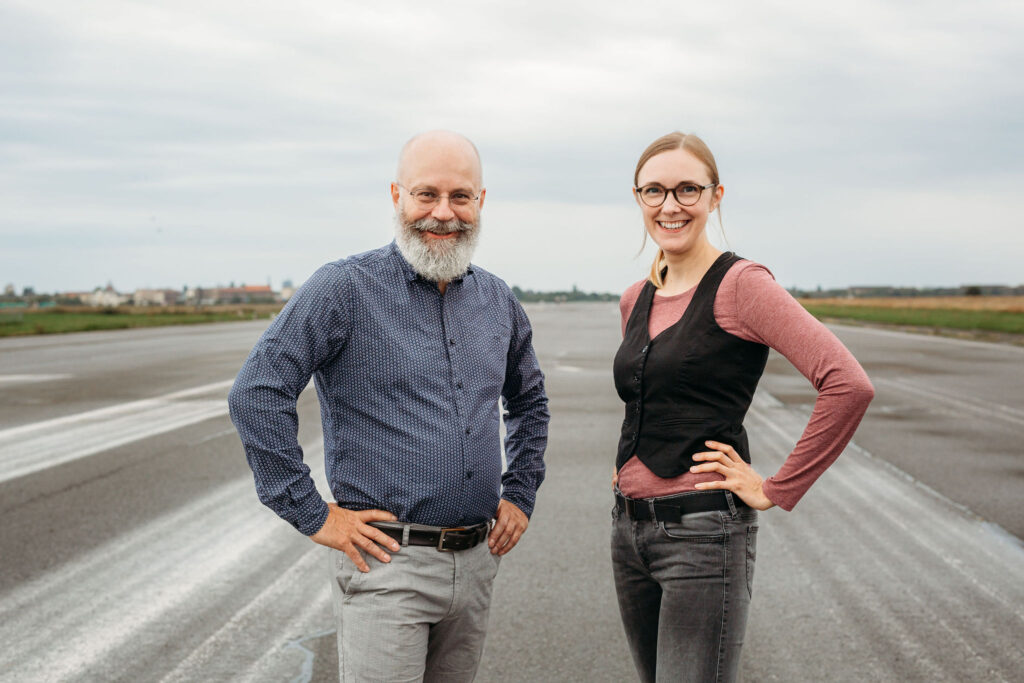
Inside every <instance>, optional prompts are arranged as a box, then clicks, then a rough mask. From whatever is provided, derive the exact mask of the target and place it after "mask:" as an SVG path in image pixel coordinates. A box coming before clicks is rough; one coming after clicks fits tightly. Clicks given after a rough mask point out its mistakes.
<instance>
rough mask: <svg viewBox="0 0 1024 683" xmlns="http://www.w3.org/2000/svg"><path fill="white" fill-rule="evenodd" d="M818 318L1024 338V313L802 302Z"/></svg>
mask: <svg viewBox="0 0 1024 683" xmlns="http://www.w3.org/2000/svg"><path fill="white" fill-rule="evenodd" d="M800 303H802V304H803V306H804V308H806V309H807V310H808V311H809V312H810V313H811V315H813V316H814V317H816V318H841V319H846V320H861V321H864V322H877V323H888V324H891V325H918V326H921V327H946V328H950V329H956V330H983V331H986V332H1008V333H1012V334H1024V313H1019V312H1014V311H984V310H977V311H972V310H962V309H949V308H881V307H874V306H843V305H837V304H816V303H813V302H809V301H801V302H800Z"/></svg>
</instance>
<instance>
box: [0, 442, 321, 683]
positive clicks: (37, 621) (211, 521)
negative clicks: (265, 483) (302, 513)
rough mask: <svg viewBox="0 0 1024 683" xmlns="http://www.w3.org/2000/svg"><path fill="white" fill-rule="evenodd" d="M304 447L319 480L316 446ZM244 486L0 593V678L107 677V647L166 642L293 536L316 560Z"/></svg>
mask: <svg viewBox="0 0 1024 683" xmlns="http://www.w3.org/2000/svg"><path fill="white" fill-rule="evenodd" d="M304 450H305V451H306V453H307V456H306V457H307V460H308V461H309V462H310V463H311V464H312V465H313V467H312V469H313V471H314V478H315V480H318V481H322V480H323V466H322V462H323V447H322V445H320V444H313V445H308V446H306V447H305V448H304ZM316 463H320V464H319V465H318V464H316ZM252 488H253V484H252V480H251V479H250V478H248V477H246V478H242V479H239V480H236V481H233V482H231V483H229V484H225V485H223V486H221V487H220V488H218V489H214V490H213V491H211V492H210V493H208V494H206V495H205V496H203V497H202V498H199V499H197V500H194V501H192V502H191V503H190V504H189V505H187V506H185V507H182V508H180V509H178V510H175V511H174V512H171V513H169V514H166V515H164V516H162V517H160V518H157V519H155V520H153V521H152V522H149V523H148V524H146V525H144V526H142V527H139V528H137V529H134V530H132V531H130V532H127V533H125V534H124V535H123V536H119V537H117V538H115V539H113V540H111V541H109V542H107V543H105V544H103V545H101V546H99V547H97V548H95V549H94V550H92V551H90V552H88V553H87V554H85V555H83V556H81V557H79V558H77V559H76V560H75V562H73V563H69V564H65V565H63V566H60V567H58V568H56V569H54V570H52V571H49V572H46V573H44V574H42V575H41V576H37V577H36V578H34V579H32V580H30V581H27V582H25V583H24V584H22V585H20V586H19V587H17V588H16V589H15V590H14V591H12V592H11V593H9V594H8V595H6V596H5V597H4V600H3V602H2V603H0V642H3V643H4V648H3V651H2V652H0V672H3V674H2V675H0V678H3V677H4V676H12V678H11V679H10V680H47V681H64V680H83V679H90V680H105V679H108V678H109V677H108V676H105V675H102V669H103V666H104V665H105V664H107V663H109V662H110V661H112V660H111V659H110V657H109V655H110V653H111V652H112V651H114V650H116V649H119V648H124V647H129V648H130V647H132V646H133V643H134V644H135V645H138V646H140V647H143V648H144V647H145V646H146V644H147V643H149V642H152V640H153V639H154V638H161V637H167V638H170V637H173V634H174V632H175V631H174V629H176V628H177V625H176V621H177V620H178V619H179V618H185V616H186V615H190V614H192V613H195V612H196V611H198V610H200V609H202V608H203V607H204V606H206V605H208V604H209V603H210V601H211V600H214V599H216V596H223V595H224V594H225V593H228V592H230V591H231V590H233V589H234V588H235V586H236V585H237V584H239V583H241V584H244V583H245V582H246V581H248V580H250V579H249V578H248V575H249V574H255V575H256V576H259V575H260V574H261V573H264V574H265V571H262V567H263V563H264V561H265V560H266V558H267V557H268V556H270V555H272V554H273V552H274V551H275V549H279V550H285V551H287V550H288V549H289V548H290V547H294V546H293V545H292V544H293V543H294V542H295V541H296V539H297V540H298V542H299V543H300V545H301V547H302V548H303V549H304V550H306V551H307V553H309V554H311V555H313V556H319V557H323V556H322V555H320V554H319V553H317V552H316V550H317V548H316V546H313V545H312V544H310V543H309V542H308V541H305V540H303V539H302V538H301V536H298V535H297V534H296V533H295V531H294V530H292V529H291V528H290V527H289V526H288V525H287V524H285V523H283V522H282V521H281V520H280V519H278V518H277V517H276V516H275V515H274V514H273V513H271V512H270V511H269V510H266V509H265V508H260V507H259V506H258V504H256V503H254V500H253V499H254V495H253V490H252ZM322 495H323V492H322ZM307 544H308V548H307ZM302 561H303V563H305V562H306V560H305V559H303V560H302ZM325 576H326V574H325ZM263 578H266V577H265V576H264V577H263ZM319 588H326V581H323V583H322V586H319ZM178 615H180V616H178ZM226 626H227V625H226ZM218 633H219V632H218ZM56 634H61V635H60V637H56ZM198 650H199V651H204V648H202V646H200V647H199V648H198ZM182 664H183V666H184V665H185V664H186V663H185V662H183V663H182ZM86 672H92V674H93V675H85V674H86ZM154 673H155V672H154ZM192 680H195V679H194V678H193V679H192Z"/></svg>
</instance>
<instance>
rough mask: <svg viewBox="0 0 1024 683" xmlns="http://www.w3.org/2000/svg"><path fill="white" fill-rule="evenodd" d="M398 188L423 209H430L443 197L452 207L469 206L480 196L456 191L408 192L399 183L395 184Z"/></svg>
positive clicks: (407, 189)
mask: <svg viewBox="0 0 1024 683" xmlns="http://www.w3.org/2000/svg"><path fill="white" fill-rule="evenodd" d="M395 185H398V186H399V187H400V188H402V189H403V190H405V191H406V192H408V193H409V194H410V195H411V196H412V198H413V201H415V202H416V204H417V206H419V207H420V208H423V209H432V208H434V207H435V206H437V205H438V204H440V203H441V199H443V198H444V197H447V198H448V203H449V204H451V205H452V206H469V205H470V204H472V203H473V202H475V201H476V200H478V199H480V195H477V196H475V197H474V196H473V195H472V193H470V192H468V191H466V190H456V191H455V192H446V193H443V194H442V193H439V192H434V191H433V190H410V189H409V188H407V187H406V186H405V185H402V184H401V183H395Z"/></svg>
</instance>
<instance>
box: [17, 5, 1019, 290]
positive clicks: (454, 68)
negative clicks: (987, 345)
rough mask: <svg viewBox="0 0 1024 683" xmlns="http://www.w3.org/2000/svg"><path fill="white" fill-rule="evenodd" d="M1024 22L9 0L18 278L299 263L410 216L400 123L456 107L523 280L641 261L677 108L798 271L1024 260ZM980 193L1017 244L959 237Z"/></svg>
mask: <svg viewBox="0 0 1024 683" xmlns="http://www.w3.org/2000/svg"><path fill="white" fill-rule="evenodd" d="M1022 28H1024V10H1022V9H1021V8H1020V7H1019V6H1018V4H1015V3H1007V2H1000V1H998V0H989V1H986V2H983V3H981V4H980V5H977V4H976V5H972V6H970V7H968V6H960V5H953V4H948V5H946V6H941V5H939V6H937V5H936V3H915V2H910V3H899V4H894V3H889V2H881V1H880V0H868V1H867V2H862V3H858V4H857V5H856V6H854V5H849V6H846V5H822V4H821V3H810V2H791V1H785V2H780V1H774V2H753V0H747V1H744V2H725V3H714V4H712V3H705V4H697V5H692V6H685V7H683V6H680V5H678V3H667V2H666V3H658V2H655V3H647V4H645V5H643V6H636V5H624V4H622V3H610V2H607V3H594V2H589V3H582V2H548V3H544V4H543V5H537V4H533V3H523V4H522V5H521V6H518V5H517V6H513V5H507V4H506V5H492V4H488V3H469V2H446V3H443V4H442V5H424V4H422V3H413V2H396V3H390V4H388V5H387V6H374V7H369V6H365V5H363V4H356V3H344V2H343V3H330V4H328V3H321V2H297V3H290V4H288V5H282V4H280V3H270V2H251V3H240V2H226V3H214V4H210V3H201V2H191V1H186V2H180V3H175V4H173V5H164V4H143V3H139V2H111V1H107V2H103V1H99V2H91V3H87V4H82V3H73V2H67V1H64V2H60V1H54V2H48V3H43V4H39V3H31V4H30V3H27V2H3V3H2V4H0V239H2V240H3V242H4V246H5V247H6V248H4V249H0V279H4V280H5V281H6V280H13V281H15V282H17V283H19V284H21V283H24V284H35V285H36V286H37V288H40V289H56V288H67V289H80V288H85V287H89V286H92V285H94V284H98V282H97V281H96V277H97V274H96V271H95V269H89V270H85V269H82V268H80V267H76V266H75V265H74V263H75V259H74V258H73V257H74V255H75V254H76V253H79V251H78V250H80V249H82V248H83V245H86V244H89V245H93V246H92V247H90V249H92V251H91V252H90V253H95V254H96V258H97V259H98V260H99V261H101V262H105V264H106V267H107V268H108V269H109V271H110V272H109V273H108V274H107V275H106V276H105V277H100V280H102V281H105V280H106V279H114V280H115V281H116V282H117V283H118V284H122V283H123V284H122V286H124V287H126V288H128V287H132V286H134V285H135V279H136V277H137V275H135V274H133V273H136V272H137V271H135V270H131V269H129V268H127V267H126V266H124V265H123V264H125V263H128V262H145V263H146V264H148V269H147V270H146V271H145V273H146V277H147V278H149V280H148V282H149V284H153V285H155V284H157V283H156V282H152V281H151V280H153V279H156V278H159V277H161V276H162V277H164V278H166V279H167V281H168V283H176V282H178V281H179V280H181V279H182V276H183V274H184V273H185V272H188V273H189V274H190V277H194V278H196V281H195V284H202V283H203V282H205V281H215V280H218V279H225V278H226V279H234V280H242V279H246V278H250V279H257V278H258V279H262V278H265V277H266V275H267V274H271V275H272V276H273V277H274V278H275V279H280V278H283V277H288V276H289V275H291V276H292V277H297V276H296V273H297V272H299V271H302V272H310V270H311V268H312V267H315V266H311V265H310V264H312V263H317V262H322V261H326V260H331V259H333V258H336V257H340V256H342V255H344V254H345V253H353V252H355V251H358V250H362V249H363V248H369V246H372V245H373V244H375V243H379V242H380V241H384V240H387V239H388V238H389V235H390V203H389V201H388V198H387V194H386V188H387V183H388V182H389V181H390V180H391V176H392V174H393V169H394V163H395V159H396V156H397V152H398V149H399V147H400V146H401V144H402V143H403V142H404V140H405V139H407V138H408V137H409V136H410V135H412V134H414V133H416V132H418V131H421V130H425V129H429V128H434V127H446V128H452V129H456V130H459V131H461V132H464V133H465V134H467V135H469V136H470V137H471V138H472V139H473V140H474V141H475V142H476V143H477V145H478V146H479V147H480V149H481V152H482V154H483V158H484V164H485V169H484V173H485V180H486V183H487V185H488V192H489V193H488V198H489V199H488V206H487V211H486V212H485V216H486V220H487V226H488V230H489V234H488V238H487V240H485V241H484V244H483V246H482V247H481V254H480V256H481V262H482V263H483V265H485V266H486V267H489V268H490V269H492V270H494V271H495V272H497V273H499V274H501V275H505V274H506V273H508V274H509V275H508V276H507V277H508V279H509V280H510V281H511V280H515V284H519V285H520V286H523V287H552V288H553V287H567V286H571V285H572V284H573V283H577V284H579V286H581V287H586V288H591V289H621V288H622V287H623V286H625V284H628V282H629V281H632V280H631V278H633V279H635V278H634V277H633V276H634V275H636V277H640V276H642V275H643V271H644V269H645V268H646V264H641V265H640V266H639V267H638V266H637V263H636V262H634V261H632V260H631V254H632V251H631V250H633V251H635V249H636V247H634V246H628V247H627V246H626V244H625V242H626V241H629V242H630V244H631V245H632V241H633V240H637V241H638V237H635V236H634V237H630V238H629V239H628V240H625V239H624V238H621V237H620V235H621V234H627V233H628V234H632V233H634V232H635V231H636V228H637V225H638V220H639V219H638V216H636V215H634V214H633V213H632V212H634V211H635V210H634V206H633V204H632V202H631V200H630V197H629V186H630V183H631V181H632V173H633V165H634V164H635V161H636V158H637V156H638V155H639V153H640V151H641V150H642V149H643V148H644V147H645V146H646V145H647V143H648V142H650V140H652V139H653V138H655V137H657V136H658V135H660V134H662V133H664V132H667V131H669V130H673V129H682V130H689V131H695V132H697V133H699V134H701V135H702V136H703V137H704V138H705V139H706V140H707V141H708V143H709V144H710V145H711V147H712V149H714V150H715V153H716V156H717V157H718V163H719V167H720V169H721V171H722V177H723V182H724V183H725V185H726V187H727V195H726V203H725V205H724V211H725V218H726V229H727V234H729V235H730V241H733V240H734V237H735V239H736V240H737V241H739V242H740V244H741V245H743V247H740V246H737V249H739V250H740V251H744V252H745V253H746V254H747V255H749V256H751V257H752V258H755V259H758V260H763V261H764V262H766V263H767V265H769V266H770V267H773V269H774V270H776V271H781V272H783V273H785V275H786V277H787V280H788V282H787V284H800V285H804V286H811V285H813V284H817V282H821V284H823V285H824V286H841V285H846V284H851V283H854V282H856V283H861V284H864V283H870V282H877V283H893V284H907V283H918V282H922V283H924V282H927V283H934V284H958V283H959V282H960V281H969V280H988V281H991V280H992V279H993V278H991V277H988V276H989V275H996V274H998V278H997V279H1003V280H1005V281H1008V282H1013V281H1014V280H1015V279H1019V276H1018V275H1016V273H1017V272H1018V269H1017V268H1016V263H1019V262H1020V261H1021V259H1022V258H1024V252H1022V247H1021V244H1020V242H1019V240H1015V239H1014V238H1013V237H1012V236H1013V235H1015V234H1017V233H1018V230H1017V222H1018V218H1017V216H1019V215H1020V213H1021V210H1022V209H1024V206H1022V201H1021V200H1019V199H1017V197H1018V195H1019V192H1017V191H1016V189H1015V183H1016V182H1017V181H1018V180H1019V178H1020V176H1021V175H1024V169H1022V162H1021V159H1022V158H1024V154H1022V152H1024V149H1021V146H1022V142H1021V140H1024V136H1022V135H1021V131H1020V125H1021V124H1020V121H1021V120H1022V116H1021V114H1022V113H1024V105H1022V103H1024V93H1022V86H1021V85H1020V79H1019V78H1018V77H1017V75H1016V74H1015V73H1014V65H1015V64H1020V63H1021V62H1022V57H1024V55H1022V48H1021V47H1020V45H1019V42H1020V41H1019V40H1017V36H1019V35H1020V34H1021V29H1022ZM951 185H953V186H955V187H957V188H968V190H963V189H961V190H959V192H960V193H961V194H960V195H958V196H964V195H963V194H962V193H963V192H965V191H969V192H970V193H976V194H972V195H971V196H975V197H976V198H977V197H980V196H983V200H982V204H983V205H984V206H985V207H986V208H985V209H981V210H980V211H981V212H982V213H983V214H984V216H983V220H981V221H978V220H977V219H978V218H979V214H978V211H979V210H978V209H976V208H975V207H974V206H973V205H968V204H966V203H956V204H954V205H950V203H949V201H948V198H949V196H950V192H951V191H950V186H951ZM910 198H912V199H910ZM968 206H970V208H968ZM951 215H952V216H956V217H957V219H949V218H946V219H943V218H942V217H943V216H947V217H948V216H951ZM971 218H973V219H974V220H973V222H974V223H979V222H980V223H983V224H984V227H983V228H975V229H976V230H982V231H983V232H984V234H985V235H986V237H987V239H986V240H982V241H981V243H982V244H983V243H985V242H988V243H992V244H995V243H1001V244H1003V245H1005V246H1003V247H1002V248H1000V249H999V250H998V252H999V254H998V255H997V256H995V257H993V258H989V257H988V256H985V257H982V255H981V254H980V253H978V252H975V251H974V250H973V249H974V247H972V246H964V244H963V243H962V242H958V241H957V240H956V239H951V240H950V239H946V235H947V234H956V232H957V230H956V226H957V224H958V222H963V223H968V222H972V221H971V220H970V219H971ZM627 223H628V226H625V224H627ZM624 227H625V230H626V232H625V233H623V232H622V231H623V229H624ZM156 230H161V231H162V232H160V233H156V232H155V231H156ZM506 231H508V236H506V234H505V232H506ZM156 234H159V235H160V240H159V241H157V240H155V238H153V239H151V237H153V235H156ZM810 234H813V235H814V238H813V240H808V238H807V236H808V235H810ZM368 235H369V236H372V239H373V240H376V242H371V241H370V240H369V239H367V236H368ZM865 235H872V236H877V235H884V236H885V239H882V240H879V239H875V240H874V241H873V244H870V245H869V246H867V247H866V246H865V244H866V242H865V238H864V236H865ZM492 237H493V239H494V242H493V244H494V245H495V246H497V245H499V244H500V245H501V247H500V249H492V247H491V246H489V244H490V243H491V242H490V240H491V238H492ZM620 240H623V241H622V242H620ZM282 241H283V242H284V243H285V244H286V246H285V247H282ZM541 244H543V245H544V247H545V248H544V249H538V248H537V245H541ZM922 244H928V245H929V246H928V249H929V250H930V251H929V253H933V256H932V257H929V259H928V260H924V261H920V262H918V261H912V262H909V263H908V260H907V259H900V258H890V257H889V256H888V254H890V253H893V254H911V253H914V250H915V249H919V248H920V247H921V245H922ZM119 245H122V246H123V245H130V246H131V248H132V249H150V250H152V251H153V252H154V253H155V254H156V255H155V256H152V257H150V256H144V255H143V252H132V253H133V255H131V256H126V257H124V258H103V257H102V253H103V250H104V249H108V250H111V253H115V250H116V249H118V248H119ZM197 246H198V247H202V248H204V249H206V250H207V251H208V252H209V253H211V254H216V257H215V258H213V257H211V258H210V259H209V260H203V264H204V265H203V266H202V267H199V266H198V265H197V263H196V261H195V260H194V259H193V260H189V258H188V257H186V256H183V255H184V254H189V253H194V250H195V249H196V248H197ZM872 249H874V250H876V251H878V252H881V255H879V254H876V255H875V257H872V256H871V250H872ZM15 252H17V254H15ZM117 253H120V252H117ZM307 254H308V255H307ZM567 254H571V255H572V257H571V258H570V260H569V261H568V262H567V261H566V255H567ZM853 255H857V256H856V258H855V259H854V258H853ZM625 256H630V258H624V257H625ZM830 257H831V258H830ZM275 258H276V259H277V260H276V262H275V260H274V259H275ZM645 259H646V257H644V258H642V259H641V260H645ZM851 259H852V260H851ZM836 260H843V261H847V260H849V261H850V263H849V265H848V267H837V266H836V264H835V263H834V261H836ZM829 261H833V263H831V264H828V263H827V262H829ZM823 262H824V263H823ZM55 263H62V264H67V265H66V267H63V266H62V267H60V268H57V267H53V266H52V264H55ZM567 263H569V264H571V266H567ZM973 263H977V264H979V265H978V266H977V267H974V266H973V265H972V264H973ZM776 264H779V265H776ZM981 264H984V265H983V266H982V265H981ZM249 268H251V269H252V271H253V275H247V274H246V273H247V269H249ZM574 269H575V270H574Z"/></svg>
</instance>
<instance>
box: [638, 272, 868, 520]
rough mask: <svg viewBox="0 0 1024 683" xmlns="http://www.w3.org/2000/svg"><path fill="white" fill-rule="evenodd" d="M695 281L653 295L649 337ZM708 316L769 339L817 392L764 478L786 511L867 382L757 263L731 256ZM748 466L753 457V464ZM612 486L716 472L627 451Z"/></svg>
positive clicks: (859, 413) (838, 441)
mask: <svg viewBox="0 0 1024 683" xmlns="http://www.w3.org/2000/svg"><path fill="white" fill-rule="evenodd" d="M645 282H646V280H641V281H640V282H637V283H635V284H633V285H631V286H630V287H629V288H628V289H627V290H626V291H625V293H623V295H622V298H621V300H620V301H619V310H620V312H621V314H622V329H623V332H625V329H626V322H627V321H628V320H629V315H630V313H631V312H632V310H633V306H634V304H635V303H636V300H637V297H638V296H639V295H640V290H641V289H642V288H643V286H644V283H645ZM695 291H696V287H694V288H692V289H690V290H688V291H686V292H683V293H682V294H677V295H675V296H664V297H663V296H657V295H655V297H654V301H653V303H652V304H651V312H650V317H649V319H648V325H649V331H650V334H651V338H654V337H655V336H657V334H658V333H659V332H661V331H662V330H664V329H666V328H667V327H670V326H671V325H673V324H675V323H676V322H677V321H678V320H679V319H680V318H681V317H682V316H683V313H684V312H685V311H686V307H687V306H689V304H690V301H691V300H692V299H693V294H694V292H695ZM714 311H715V321H716V322H717V323H718V325H719V327H721V328H722V329H723V330H725V331H726V332H728V333H729V334H733V335H735V336H737V337H739V338H741V339H745V340H747V341H752V342H757V343H759V344H765V345H766V346H769V347H771V348H773V349H775V350H776V351H778V352H779V353H781V354H782V355H783V356H785V357H786V359H788V360H789V362H790V363H792V364H793V366H794V367H796V369H797V370H799V371H800V373H801V374H802V375H803V376H804V377H806V378H807V379H808V380H809V381H810V382H811V384H812V385H814V388H815V389H817V391H818V398H817V400H816V401H815V403H814V410H813V412H812V413H811V418H810V420H809V421H808V423H807V427H806V428H805V429H804V432H803V435H801V437H800V440H799V441H797V443H796V446H795V447H794V448H793V451H792V452H791V453H790V454H789V456H788V457H787V458H786V461H785V462H784V463H783V465H782V467H781V468H780V469H779V471H778V472H776V473H775V474H774V475H772V476H771V477H768V478H767V479H765V482H764V494H765V495H766V496H768V499H769V500H771V501H772V502H773V503H775V504H776V505H778V506H779V507H781V508H783V509H785V510H792V509H793V506H795V505H796V504H797V501H799V500H800V498H801V497H803V495H804V494H805V493H806V492H807V490H808V489H809V488H810V487H811V485H812V484H813V483H814V482H815V481H817V479H818V477H820V476H821V474H822V473H823V472H824V471H825V470H826V469H827V468H828V466H829V465H831V464H832V463H833V462H834V461H835V459H836V458H837V457H839V454H840V453H842V451H843V449H844V448H846V444H847V443H849V441H850V439H851V438H853V433H854V432H855V431H856V429H857V425H859V424H860V421H861V418H863V417H864V413H865V411H867V407H868V404H869V403H870V402H871V399H872V398H873V397H874V395H875V390H874V387H872V386H871V381H870V380H869V379H868V376H867V374H866V373H865V372H864V369H863V368H861V366H860V364H859V363H858V362H857V359H856V358H854V357H853V354H851V353H850V351H849V350H848V349H847V348H846V347H845V346H843V344H842V342H840V341H839V340H838V339H837V338H836V336H835V335H834V334H832V332H830V331H829V330H828V328H826V327H825V326H824V325H822V324H821V323H820V322H819V321H818V320H817V319H815V318H814V316H812V315H811V314H810V313H808V312H807V311H806V310H805V309H804V307H803V306H801V305H800V303H799V302H797V301H796V299H794V298H793V297H792V296H790V294H789V292H787V291H786V290H785V289H783V288H782V286H781V285H779V284H778V283H777V282H776V281H775V278H774V277H772V274H771V273H770V272H769V271H768V269H767V268H765V267H764V266H762V265H760V264H757V263H754V262H752V261H737V262H736V263H735V264H734V265H733V266H732V268H730V269H729V271H728V272H727V273H726V274H725V277H724V278H723V279H722V283H721V285H720V286H719V288H718V293H717V294H716V295H715V308H714ZM754 466H755V469H756V466H757V463H756V461H755V463H754ZM618 475H619V490H620V491H622V493H623V494H625V495H627V496H629V497H630V498H653V497H656V496H668V495H672V494H675V493H683V492H685V491H694V490H696V489H695V487H694V484H697V483H698V482H702V481H712V480H715V479H722V478H723V477H722V475H720V474H717V473H714V472H709V473H703V474H694V473H692V472H686V473H684V474H681V475H679V476H678V477H671V478H667V479H666V478H662V477H659V476H657V475H656V474H654V473H653V472H651V471H650V470H649V469H648V468H647V466H646V465H644V464H643V462H641V460H640V459H639V458H638V457H636V456H635V455H634V456H633V457H632V458H630V459H629V460H628V461H627V462H626V463H625V464H624V465H623V466H622V468H621V469H620V470H619V473H618Z"/></svg>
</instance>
